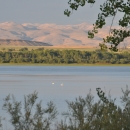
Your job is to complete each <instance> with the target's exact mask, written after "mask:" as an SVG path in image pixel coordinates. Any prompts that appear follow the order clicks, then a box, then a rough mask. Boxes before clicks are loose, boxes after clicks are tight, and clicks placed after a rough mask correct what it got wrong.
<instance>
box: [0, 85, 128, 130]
mask: <svg viewBox="0 0 130 130" xmlns="http://www.w3.org/2000/svg"><path fill="white" fill-rule="evenodd" d="M96 90H97V94H98V96H99V98H100V99H99V100H97V101H95V100H94V99H95V98H94V96H93V95H92V94H91V91H90V92H89V93H88V94H87V96H86V97H84V98H83V97H81V96H80V97H78V98H76V99H75V100H74V101H67V106H68V110H67V112H63V113H62V116H63V117H62V120H59V121H58V120H57V121H56V120H55V119H56V117H57V114H58V111H57V108H56V106H55V105H54V103H53V102H52V101H51V102H49V103H47V106H45V104H44V103H43V102H42V101H40V102H38V100H37V99H38V94H37V92H34V93H33V94H29V95H27V96H24V103H22V102H21V101H17V100H16V98H14V96H12V97H11V96H10V95H8V96H7V97H6V98H5V99H4V104H3V110H5V111H6V112H7V113H8V114H9V115H10V116H9V119H10V120H9V119H8V120H9V121H10V123H11V125H12V126H13V128H14V130H130V96H129V94H130V90H129V88H128V87H126V89H125V90H123V89H122V92H123V95H122V97H121V98H120V99H121V103H120V105H116V103H115V99H112V97H111V95H110V94H109V95H108V96H106V94H105V93H104V92H103V91H102V90H101V89H100V88H97V89H96ZM3 119H6V118H2V117H0V129H2V127H3V128H4V122H3ZM6 121H7V120H6ZM6 123H7V122H6ZM2 130H3V129H2ZM6 130H7V126H6Z"/></svg>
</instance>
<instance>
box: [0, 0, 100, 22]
mask: <svg viewBox="0 0 130 130" xmlns="http://www.w3.org/2000/svg"><path fill="white" fill-rule="evenodd" d="M0 2H1V4H0V23H1V22H7V21H13V22H16V23H55V24H79V23H83V22H87V23H94V22H95V20H96V18H97V14H98V12H99V4H100V3H99V2H101V3H102V0H101V1H99V2H98V3H96V4H95V5H94V6H93V7H90V5H87V6H85V7H81V8H79V10H78V11H74V12H73V14H72V15H71V17H69V18H68V17H67V16H65V15H64V10H65V9H67V8H69V6H68V4H67V3H68V0H0Z"/></svg>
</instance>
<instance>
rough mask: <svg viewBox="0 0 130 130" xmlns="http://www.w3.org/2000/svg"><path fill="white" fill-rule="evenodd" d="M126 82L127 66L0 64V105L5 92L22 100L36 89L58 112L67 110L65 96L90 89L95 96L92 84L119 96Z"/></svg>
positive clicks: (129, 75) (129, 71)
mask: <svg viewBox="0 0 130 130" xmlns="http://www.w3.org/2000/svg"><path fill="white" fill-rule="evenodd" d="M126 85H128V86H130V67H129V66H110V67H109V66H0V105H1V106H2V104H3V98H5V96H7V95H8V94H9V93H10V94H13V95H14V96H15V97H16V98H17V100H23V96H24V95H27V94H31V93H33V92H34V91H37V92H38V96H39V100H43V104H46V103H47V102H48V101H50V100H51V101H53V102H54V103H55V104H56V106H57V109H58V111H59V113H61V112H63V111H65V110H67V105H66V102H65V100H70V101H72V100H74V99H75V98H76V97H78V96H82V97H84V96H86V94H87V93H88V92H89V90H90V89H91V91H92V94H93V95H94V96H95V97H96V99H95V100H97V99H99V98H98V97H97V94H96V88H98V87H100V88H102V90H103V91H105V92H106V93H107V94H108V93H109V91H111V94H112V95H114V97H120V96H121V88H125V87H126ZM117 102H118V100H117ZM0 115H2V116H4V113H3V111H2V110H1V111H0Z"/></svg>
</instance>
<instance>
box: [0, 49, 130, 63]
mask: <svg viewBox="0 0 130 130" xmlns="http://www.w3.org/2000/svg"><path fill="white" fill-rule="evenodd" d="M0 63H32V64H33V63H42V64H130V53H129V52H128V51H126V52H122V53H119V52H118V53H115V52H107V51H101V50H95V51H84V50H82V51H80V50H53V49H44V48H37V49H35V50H33V49H32V50H28V48H26V47H25V48H21V49H19V51H15V49H8V51H5V50H3V51H0Z"/></svg>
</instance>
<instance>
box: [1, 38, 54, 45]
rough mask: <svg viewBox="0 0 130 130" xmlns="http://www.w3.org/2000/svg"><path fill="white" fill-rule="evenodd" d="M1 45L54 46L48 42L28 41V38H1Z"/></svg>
mask: <svg viewBox="0 0 130 130" xmlns="http://www.w3.org/2000/svg"><path fill="white" fill-rule="evenodd" d="M0 45H2V46H3V45H9V46H52V45H50V44H48V43H43V42H36V41H27V40H13V39H0Z"/></svg>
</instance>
